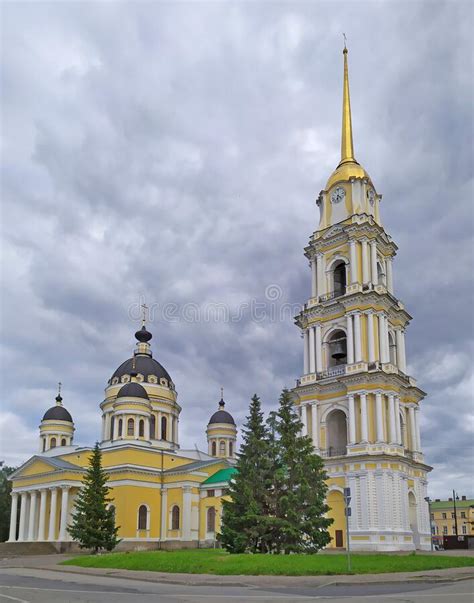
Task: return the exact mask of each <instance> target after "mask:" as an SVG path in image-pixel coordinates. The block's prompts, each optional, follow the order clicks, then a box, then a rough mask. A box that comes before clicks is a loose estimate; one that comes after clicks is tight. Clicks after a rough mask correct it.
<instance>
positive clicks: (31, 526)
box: [28, 490, 37, 540]
mask: <svg viewBox="0 0 474 603" xmlns="http://www.w3.org/2000/svg"><path fill="white" fill-rule="evenodd" d="M36 498H37V492H36V490H32V491H31V492H30V518H29V520H28V540H36V534H35V527H36Z"/></svg>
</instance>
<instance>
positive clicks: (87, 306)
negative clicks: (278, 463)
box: [0, 1, 474, 496]
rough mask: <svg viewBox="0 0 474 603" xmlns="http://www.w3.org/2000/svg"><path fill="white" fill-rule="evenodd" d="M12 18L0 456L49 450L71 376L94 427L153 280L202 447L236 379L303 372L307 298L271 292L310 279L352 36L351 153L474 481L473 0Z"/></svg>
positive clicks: (459, 472)
mask: <svg viewBox="0 0 474 603" xmlns="http://www.w3.org/2000/svg"><path fill="white" fill-rule="evenodd" d="M1 20H2V32H1V35H2V42H1V55H2V61H3V65H2V100H1V126H2V134H3V136H2V139H3V141H2V177H1V187H2V190H1V193H2V246H1V252H2V259H3V263H2V281H3V283H2V290H1V311H2V321H1V322H2V331H3V332H2V348H1V353H2V357H1V368H2V402H1V415H0V427H1V436H0V437H1V452H0V458H3V459H5V460H6V461H7V462H8V463H10V464H17V463H20V462H22V461H23V460H25V459H26V458H27V457H28V456H29V455H31V454H32V453H34V452H36V450H37V446H38V440H37V435H38V431H37V427H38V423H39V420H40V418H41V416H42V413H43V412H44V411H45V410H46V408H48V407H49V406H51V405H52V403H53V402H54V397H55V395H56V383H57V382H58V381H62V382H63V384H64V385H63V395H64V403H65V406H66V407H67V408H68V409H69V410H70V411H71V413H72V415H73V417H74V419H75V422H76V427H77V431H76V443H79V444H91V443H93V442H94V440H95V439H96V438H98V436H99V428H100V414H99V403H100V402H101V400H102V395H103V389H104V387H105V384H106V381H107V379H108V378H109V377H110V375H111V374H112V372H113V371H114V370H115V368H116V367H117V366H118V365H119V364H120V363H121V362H122V361H123V360H125V359H126V358H127V357H129V356H130V354H131V351H132V349H133V346H134V338H133V333H134V331H135V330H136V328H137V326H138V325H139V320H138V306H139V304H140V303H142V302H143V300H146V303H147V304H148V305H149V306H150V307H151V308H152V310H153V312H152V323H151V327H150V330H152V332H153V334H154V338H153V341H152V343H153V344H154V346H153V347H154V353H155V357H156V358H157V359H158V360H159V361H160V362H162V364H163V365H164V366H165V367H166V368H167V369H168V371H169V372H170V373H171V376H172V378H173V380H174V381H175V383H176V386H177V389H178V392H179V401H180V404H181V405H182V407H183V411H182V414H181V422H180V434H181V441H182V444H183V445H184V446H185V447H194V445H195V444H197V445H198V446H199V447H201V448H203V447H204V446H205V436H204V430H205V425H206V423H207V421H208V418H209V416H210V414H211V413H212V412H213V411H214V410H215V408H216V405H217V401H218V399H219V388H220V386H221V385H223V386H224V387H225V399H226V400H227V404H228V410H230V411H231V412H232V413H233V414H234V416H235V417H236V419H237V420H238V421H239V422H241V421H242V420H243V419H244V417H245V414H246V409H247V405H248V401H249V397H250V396H251V395H252V394H253V393H254V392H255V391H257V392H258V393H259V394H260V395H261V397H262V400H263V402H264V405H265V408H266V410H269V409H270V408H272V407H274V405H275V403H276V400H277V398H278V394H279V392H280V390H281V388H282V387H283V386H289V387H291V386H292V385H293V384H294V379H295V378H296V377H298V376H299V374H300V372H301V370H302V342H301V339H300V336H299V333H298V330H297V329H296V327H295V326H294V325H293V321H292V320H291V318H290V314H291V311H288V312H284V313H283V317H280V315H279V312H276V314H275V315H272V313H271V312H269V311H267V312H266V314H265V313H264V314H263V315H262V312H259V311H258V312H257V316H255V308H257V309H258V308H260V306H259V305H258V304H261V303H266V304H267V306H266V308H267V310H268V308H270V304H269V302H270V301H272V300H271V299H268V298H272V296H273V297H274V298H275V299H274V300H273V301H274V302H275V307H277V308H279V307H280V305H281V304H288V305H289V306H293V305H296V307H297V304H300V303H302V302H304V301H306V299H307V297H308V294H309V289H310V287H309V277H310V274H309V268H308V265H307V261H306V260H305V258H304V257H303V247H304V245H305V244H306V243H307V240H308V237H309V235H310V234H311V233H312V232H313V230H314V229H315V228H316V226H317V221H318V218H317V208H316V206H315V203H314V200H315V198H316V197H317V195H318V192H319V191H320V189H321V188H323V186H324V184H325V182H326V179H327V177H328V176H329V174H330V173H331V171H332V170H333V169H334V167H335V166H336V164H337V162H338V153H339V137H340V106H341V88H342V81H341V78H342V54H341V50H342V32H345V33H346V34H347V37H348V45H349V50H350V54H349V61H350V76H351V96H352V110H353V122H354V136H355V146H356V156H357V158H358V159H359V161H360V162H361V163H362V164H363V165H364V167H365V168H366V169H367V170H368V172H369V173H370V175H371V177H372V179H373V181H374V183H375V185H376V187H377V189H378V191H379V192H381V193H383V195H384V201H383V204H382V212H383V219H384V224H385V227H386V229H387V231H388V232H389V233H390V234H391V235H392V236H393V238H394V240H395V241H396V242H397V244H398V245H399V247H400V251H399V254H398V256H397V259H396V262H395V274H394V276H395V287H396V292H397V295H398V296H399V297H400V298H401V299H402V300H403V301H404V303H405V304H406V306H407V308H408V310H409V311H410V312H411V313H412V315H413V316H414V320H413V323H412V325H411V326H410V328H409V331H408V337H407V353H408V360H409V369H410V373H411V374H413V375H414V376H415V377H416V378H417V379H418V382H419V385H420V386H421V387H422V388H423V389H424V390H425V391H427V392H428V394H429V395H428V397H427V398H426V400H425V402H424V403H423V413H422V440H423V444H424V449H425V452H426V458H427V461H428V462H429V463H430V464H432V465H434V467H435V469H434V471H433V473H432V475H431V483H430V492H431V494H432V495H433V496H442V495H446V494H448V493H449V491H450V489H451V488H456V489H457V490H459V492H460V493H464V494H468V495H470V494H474V492H473V491H472V489H470V472H471V467H472V465H471V463H472V461H473V457H474V452H473V431H474V421H473V399H472V393H473V378H472V358H473V347H474V346H473V337H472V335H473V321H472V319H473V302H474V299H473V295H472V288H473V287H472V274H473V265H472V258H473V253H472V251H473V240H472V229H473V226H474V221H473V205H472V202H473V183H472V165H473V146H472V140H473V121H472V114H471V107H472V101H473V98H472V97H473V82H472V67H473V65H472V58H471V57H472V54H473V43H472V28H473V21H474V19H473V12H472V7H470V5H469V3H463V2H445V3H443V2H418V3H417V2H410V3H408V2H403V3H400V2H393V3H391V2H375V1H374V2H368V3H363V2H357V3H355V2H351V3H348V4H343V3H336V2H332V3H324V4H323V3H318V2H304V3H303V2H302V3H298V2H291V3H284V2H279V3H271V2H260V3H257V2H255V3H237V2H233V3H227V2H226V3H224V2H208V3H197V2H193V3H185V2H178V3H158V2H154V3H152V2H143V3H129V4H125V3H121V4H118V3H112V2H103V3H95V4H94V3H72V2H68V3H62V4H60V3H41V2H35V3H32V4H29V3H26V2H22V3H3V5H2V19H1ZM216 308H217V311H215V310H216ZM252 308H253V309H254V310H252ZM223 309H225V311H223Z"/></svg>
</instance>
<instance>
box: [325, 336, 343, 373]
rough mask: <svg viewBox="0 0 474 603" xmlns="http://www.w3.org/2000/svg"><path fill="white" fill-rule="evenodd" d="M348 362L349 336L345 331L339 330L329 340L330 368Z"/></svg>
mask: <svg viewBox="0 0 474 603" xmlns="http://www.w3.org/2000/svg"><path fill="white" fill-rule="evenodd" d="M346 363H347V337H346V334H345V333H344V331H341V330H337V331H334V333H333V334H332V335H331V337H330V338H329V341H328V368H329V367H331V366H337V365H338V364H346Z"/></svg>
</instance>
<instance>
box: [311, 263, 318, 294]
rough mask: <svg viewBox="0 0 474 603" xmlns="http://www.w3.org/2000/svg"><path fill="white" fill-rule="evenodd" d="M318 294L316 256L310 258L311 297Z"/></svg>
mask: <svg viewBox="0 0 474 603" xmlns="http://www.w3.org/2000/svg"><path fill="white" fill-rule="evenodd" d="M317 295H318V275H317V270H316V257H314V258H313V259H312V260H311V297H316V296H317Z"/></svg>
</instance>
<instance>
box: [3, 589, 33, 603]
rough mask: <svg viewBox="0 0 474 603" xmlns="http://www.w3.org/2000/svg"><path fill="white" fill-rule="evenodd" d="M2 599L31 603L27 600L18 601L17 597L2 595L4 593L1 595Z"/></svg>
mask: <svg viewBox="0 0 474 603" xmlns="http://www.w3.org/2000/svg"><path fill="white" fill-rule="evenodd" d="M3 588H5V587H3ZM0 597H3V598H4V599H9V600H10V601H18V603H29V601H25V599H18V598H17V597H9V596H8V595H2V593H0Z"/></svg>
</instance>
